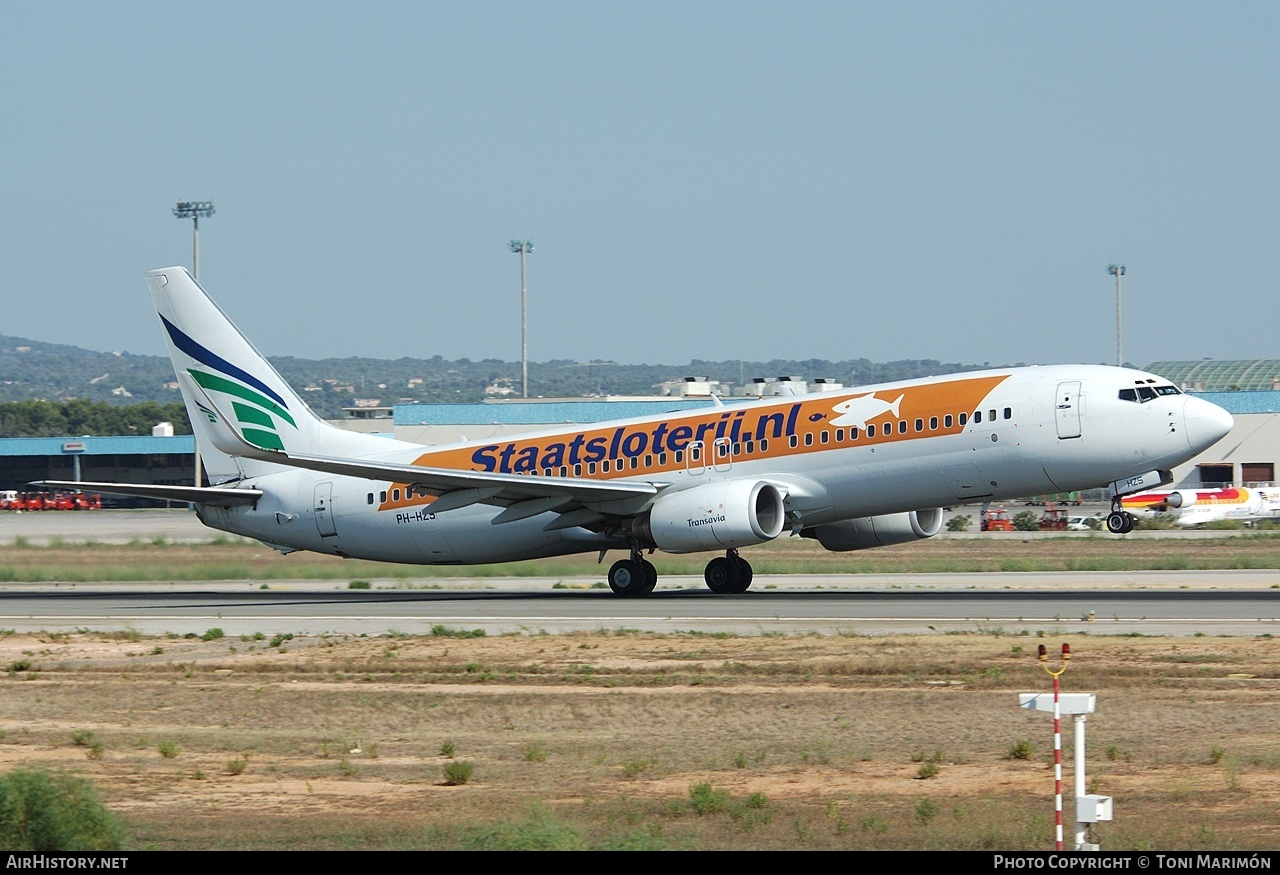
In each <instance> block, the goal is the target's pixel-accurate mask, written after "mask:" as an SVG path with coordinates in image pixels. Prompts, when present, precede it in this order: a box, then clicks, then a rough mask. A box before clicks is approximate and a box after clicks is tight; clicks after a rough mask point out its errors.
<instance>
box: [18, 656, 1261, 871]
mask: <svg viewBox="0 0 1280 875" xmlns="http://www.w3.org/2000/svg"><path fill="white" fill-rule="evenodd" d="M152 640H153V639H149V638H147V637H146V636H141V639H140V640H137V639H136V638H135V636H128V637H118V636H107V635H98V634H96V633H91V632H87V631H86V632H75V633H70V634H67V635H60V636H57V637H53V636H32V635H27V634H15V635H11V636H3V637H0V660H3V662H5V663H7V662H8V661H10V660H12V659H15V658H17V657H18V656H21V655H22V654H23V652H24V651H27V650H29V651H32V652H33V653H36V654H38V656H37V658H38V659H39V660H40V661H41V662H42V664H47V665H48V666H49V668H48V669H47V670H44V671H42V672H41V680H40V682H39V683H38V684H29V683H25V682H21V681H17V680H14V681H9V682H8V683H9V687H8V688H7V689H6V691H5V695H4V696H0V725H2V726H4V727H5V728H6V729H7V734H6V736H5V738H4V739H3V745H2V747H3V750H4V753H5V758H6V760H7V761H9V762H15V763H20V764H21V765H22V766H23V767H31V768H37V769H47V768H61V769H68V770H70V771H72V772H73V773H75V774H77V775H79V776H82V777H85V778H89V779H91V780H92V781H93V782H94V783H95V784H97V785H98V786H99V787H100V788H101V791H102V794H103V798H105V799H108V800H110V801H111V803H112V804H119V806H120V809H119V810H120V813H121V814H122V816H123V817H124V818H125V820H126V822H127V825H128V827H129V830H130V832H131V834H132V835H133V839H132V841H133V843H134V845H135V846H138V847H141V846H152V847H156V848H158V849H187V850H197V849H291V848H299V849H301V848H309V849H318V850H325V849H333V850H340V849H357V848H384V849H416V848H422V849H461V848H471V847H504V848H505V847H513V848H524V847H543V846H554V847H561V846H574V847H578V846H580V847H585V848H627V847H640V848H682V849H686V848H687V849H707V850H710V849H737V850H782V849H797V850H798V849H811V850H838V849H860V848H865V849H892V848H926V849H959V850H963V849H971V850H980V849H984V848H985V849H990V848H1001V849H1009V850H1019V849H1030V850H1043V849H1047V848H1049V847H1052V815H1051V802H1047V800H1048V794H1049V793H1051V788H1052V772H1051V766H1050V765H1049V764H1048V763H1047V762H1046V759H1045V757H1044V756H1042V755H1040V754H1039V753H1037V751H1044V750H1046V749H1048V748H1049V747H1050V746H1051V744H1052V738H1051V727H1050V723H1051V721H1050V720H1048V719H1047V718H1046V717H1045V715H1043V714H1038V713H1033V712H1024V711H1022V710H1021V709H1019V708H1017V705H1016V703H1017V696H1016V694H1017V693H1018V692H1020V691H1035V690H1043V689H1046V688H1047V686H1048V684H1049V681H1048V679H1047V677H1046V676H1045V674H1044V671H1043V669H1042V668H1041V667H1040V664H1039V661H1038V659H1037V655H1036V653H1035V650H1036V648H1034V647H1032V646H1022V647H1020V648H1019V647H1012V646H1010V641H1009V639H1008V638H1007V637H1004V636H1001V635H995V634H992V635H967V636H955V637H945V638H944V637H937V636H934V637H909V636H862V637H841V636H834V635H831V636H808V635H792V636H788V635H776V636H732V635H730V636H708V635H695V634H677V633H672V634H657V633H644V632H634V631H632V632H629V633H628V634H625V635H619V634H614V633H613V632H611V631H601V632H598V633H576V634H566V635H545V634H536V633H530V634H527V635H503V636H492V635H491V636H487V637H476V638H466V637H464V638H455V637H448V636H433V635H429V634H425V635H417V636H415V635H408V634H400V635H397V636H395V637H387V636H380V637H369V638H365V637H361V636H358V635H351V636H338V635H329V636H324V637H323V638H321V637H310V636H297V637H296V638H295V639H294V640H293V641H292V642H290V644H291V647H290V649H289V652H288V653H280V652H278V651H277V650H275V649H270V648H267V647H262V646H259V647H254V648H246V647H242V648H241V652H238V653H236V654H229V653H228V650H227V641H226V640H225V639H222V640H211V641H203V640H201V639H200V638H199V637H194V638H190V639H181V638H179V639H165V640H164V653H163V654H162V655H161V657H160V658H158V659H148V660H138V659H134V658H131V654H146V653H150V651H151V649H152V647H151V644H152ZM263 643H264V644H265V642H263ZM1071 643H1072V649H1073V652H1074V655H1073V658H1072V665H1071V669H1070V671H1068V672H1067V673H1066V675H1064V676H1063V683H1064V687H1065V689H1066V690H1067V691H1069V692H1076V691H1080V690H1089V691H1091V692H1094V693H1096V694H1097V696H1098V703H1099V709H1098V713H1097V714H1096V715H1093V716H1091V717H1090V721H1089V742H1090V751H1089V778H1090V789H1091V791H1092V792H1097V793H1101V794H1103V795H1111V796H1114V797H1115V798H1116V800H1117V803H1116V804H1117V808H1120V807H1121V806H1123V811H1124V817H1123V818H1122V819H1118V820H1117V821H1115V822H1114V823H1111V824H1107V825H1104V826H1102V827H1100V831H1101V838H1102V844H1103V847H1104V848H1105V849H1114V850H1124V849H1132V848H1136V847H1143V846H1145V847H1152V848H1156V847H1158V848H1162V849H1176V848H1206V847H1218V848H1224V849H1228V848H1229V849H1241V850H1264V849H1267V848H1269V847H1271V846H1272V845H1273V844H1274V811H1275V810H1276V808H1277V807H1278V806H1280V782H1278V781H1277V780H1276V776H1277V774H1278V773H1280V737H1277V736H1276V735H1275V734H1274V733H1268V732H1265V731H1262V730H1260V729H1259V727H1266V726H1269V725H1271V723H1272V722H1274V713H1275V708H1276V705H1277V703H1278V702H1280V648H1276V647H1275V646H1274V641H1273V640H1269V639H1262V638H1190V637H1187V638H1155V637H1142V638H1127V637H1119V636H1117V637H1105V636H1081V637H1079V638H1075V639H1073V640H1072V641H1071ZM1206 657H1212V658H1211V659H1209V658H1206ZM469 666H480V667H482V668H481V669H478V670H474V671H468V670H467V669H468V667H469ZM225 669H232V671H231V673H230V674H226V673H225V671H223V670H225ZM584 669H586V670H584ZM216 672H223V673H221V674H215V673H216ZM480 674H486V675H489V676H491V677H492V678H493V681H492V683H491V684H477V683H476V682H475V679H476V677H478V676H479V675H480ZM694 678H700V679H701V680H702V683H700V684H696V685H695V684H693V683H692V682H691V681H692V679H694ZM0 681H2V679H0ZM81 727H92V730H90V729H87V728H81ZM1011 738H1012V739H1018V740H1019V741H1015V742H1013V744H1012V745H1011V742H1010V739H1011ZM170 739H171V740H174V741H176V740H178V739H180V740H181V745H182V747H181V751H180V752H178V751H177V747H176V744H174V748H173V749H174V751H175V755H176V757H177V759H168V758H166V757H165V756H164V753H163V750H164V749H163V748H162V745H165V744H166V740H170ZM358 739H365V740H366V741H367V740H369V739H376V740H377V748H378V749H377V753H376V755H375V754H374V753H373V749H374V744H373V742H369V743H366V744H361V745H357V740H358ZM102 741H105V742H106V743H107V747H108V748H109V750H108V751H107V752H106V754H105V755H104V756H102V757H101V758H100V759H87V758H84V757H80V756H78V755H77V756H71V757H68V756H67V754H68V753H69V752H70V751H73V750H74V751H82V750H83V751H88V750H90V749H91V745H92V744H95V743H101V742H102ZM1024 742H1025V743H1024ZM357 746H358V747H360V748H361V753H359V754H356V753H351V751H352V750H353V749H355V748H356V747H357ZM1067 747H1068V750H1067V752H1066V753H1067V756H1066V757H1065V759H1066V760H1067V762H1068V763H1070V739H1069V738H1068V740H1067ZM158 750H159V751H161V754H160V755H159V756H157V754H156V752H157V751H158ZM1015 750H1024V751H1026V753H1027V757H1026V758H1021V757H1019V756H1017V755H1016V754H1012V752H1013V751H1015ZM1011 755H1012V758H1010V757H1011ZM544 757H545V760H544ZM178 759H180V760H181V764H180V765H179V764H178V762H177V760H178ZM544 763H545V764H544ZM455 764H459V765H455ZM930 765H932V766H937V767H939V769H940V771H939V772H938V773H937V774H936V775H935V776H934V777H932V778H931V779H929V780H913V779H914V778H916V777H917V776H918V775H919V770H920V769H921V768H923V767H925V766H930ZM175 766H177V767H176V768H175ZM446 769H447V770H448V771H447V772H446ZM1069 772H1070V766H1069V765H1068V779H1069V778H1070V774H1069ZM1189 799H1194V800H1195V811H1194V813H1195V816H1194V817H1191V818H1188V817H1185V816H1184V815H1185V814H1186V813H1187V811H1188V800H1189ZM1046 805H1048V806H1049V807H1048V811H1049V813H1048V814H1046ZM1069 807H1070V800H1068V808H1069ZM1069 816H1070V811H1068V817H1069ZM566 843H567V844H566Z"/></svg>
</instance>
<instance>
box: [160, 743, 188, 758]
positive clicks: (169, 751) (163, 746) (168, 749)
mask: <svg viewBox="0 0 1280 875" xmlns="http://www.w3.org/2000/svg"><path fill="white" fill-rule="evenodd" d="M156 750H158V751H160V756H162V757H164V758H165V759H167V760H171V759H173V758H174V757H176V756H177V755H178V752H179V751H180V750H182V748H180V747H178V745H177V744H176V743H174V742H172V741H162V742H160V743H159V744H157V745H156Z"/></svg>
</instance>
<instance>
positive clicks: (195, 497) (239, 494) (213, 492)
mask: <svg viewBox="0 0 1280 875" xmlns="http://www.w3.org/2000/svg"><path fill="white" fill-rule="evenodd" d="M31 485H32V486H48V487H52V488H54V489H75V490H79V491H80V492H105V493H107V494H108V495H129V496H132V497H133V498H154V499H157V500H159V501H184V502H194V503H195V504H212V505H216V506H218V507H235V506H236V505H240V504H253V503H254V502H255V501H257V500H258V499H259V498H261V497H262V490H261V489H233V488H231V487H229V486H164V485H159V484H146V483H95V482H91V481H84V480H35V481H32V483H31Z"/></svg>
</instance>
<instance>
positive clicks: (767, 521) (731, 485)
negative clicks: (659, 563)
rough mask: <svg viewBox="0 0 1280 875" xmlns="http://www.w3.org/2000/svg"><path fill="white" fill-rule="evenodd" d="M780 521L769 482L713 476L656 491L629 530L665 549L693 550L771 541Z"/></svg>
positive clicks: (782, 512) (778, 501)
mask: <svg viewBox="0 0 1280 875" xmlns="http://www.w3.org/2000/svg"><path fill="white" fill-rule="evenodd" d="M785 522H786V509H785V508H784V507H783V505H782V492H781V491H780V490H779V489H778V487H776V486H774V485H773V484H772V483H767V482H765V481H763V480H717V481H714V482H712V483H704V484H703V485H702V486H695V487H693V488H692V489H682V490H680V491H679V492H671V493H666V494H664V495H661V496H659V497H658V500H657V501H655V502H654V503H653V507H652V508H650V509H649V512H648V513H647V514H645V515H644V516H642V517H640V518H639V519H637V520H636V521H635V522H634V523H633V524H632V531H633V532H634V533H635V535H636V537H637V538H639V539H640V541H641V542H643V543H648V544H652V545H653V546H655V547H658V548H659V549H662V550H665V551H667V552H668V553H697V552H699V551H701V550H727V549H734V548H736V547H748V546H750V545H752V544H762V543H764V542H765V541H772V540H773V539H774V538H776V537H778V535H780V534H782V526H783V524H784V523H785Z"/></svg>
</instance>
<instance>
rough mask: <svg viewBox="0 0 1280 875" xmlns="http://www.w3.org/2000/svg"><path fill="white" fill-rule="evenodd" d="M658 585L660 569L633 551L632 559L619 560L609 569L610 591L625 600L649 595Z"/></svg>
mask: <svg viewBox="0 0 1280 875" xmlns="http://www.w3.org/2000/svg"><path fill="white" fill-rule="evenodd" d="M657 585H658V569H657V568H655V567H654V565H653V563H652V562H650V561H649V560H648V559H645V558H644V557H643V556H641V555H640V552H639V551H638V550H633V551H631V558H630V559H619V560H618V561H617V562H615V563H613V567H611V568H610V569H609V589H611V590H613V594H614V595H619V596H622V597H623V598H636V597H638V596H644V595H648V594H649V593H651V592H653V588H654V587H655V586H657Z"/></svg>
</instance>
